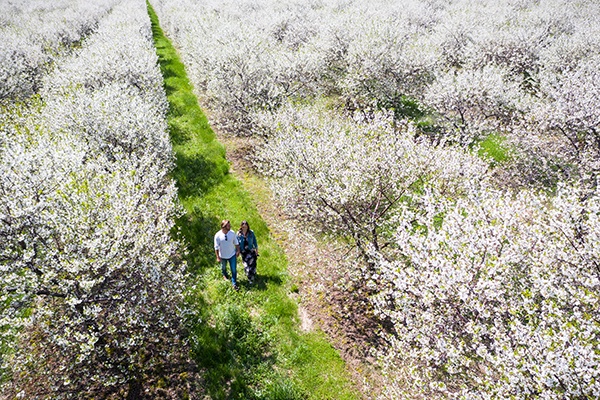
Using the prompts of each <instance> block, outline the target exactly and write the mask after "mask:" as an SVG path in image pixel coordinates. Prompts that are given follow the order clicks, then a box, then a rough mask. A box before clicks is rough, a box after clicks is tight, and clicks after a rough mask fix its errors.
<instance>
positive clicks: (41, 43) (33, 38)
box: [0, 0, 117, 100]
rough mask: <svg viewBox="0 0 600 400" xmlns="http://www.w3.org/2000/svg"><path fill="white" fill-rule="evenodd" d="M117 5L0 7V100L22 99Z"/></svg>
mask: <svg viewBox="0 0 600 400" xmlns="http://www.w3.org/2000/svg"><path fill="white" fill-rule="evenodd" d="M116 3H117V0H114V1H108V0H106V1H102V2H97V3H85V2H76V1H72V0H58V1H53V2H52V3H48V2H43V1H29V2H24V1H21V2H10V1H5V2H2V3H1V4H0V15H1V16H2V17H1V18H2V20H1V22H0V35H1V36H2V38H3V39H2V42H1V43H0V99H21V100H23V99H26V98H28V97H29V96H31V95H32V94H34V93H36V92H37V91H38V90H39V88H40V86H41V78H42V76H43V75H44V74H45V73H46V72H47V71H48V70H49V69H50V67H51V65H52V62H53V61H54V60H56V59H59V58H60V57H62V56H64V55H66V54H68V53H69V52H70V51H71V50H72V49H73V47H74V46H75V45H76V44H77V43H79V42H80V41H81V40H82V39H83V38H84V37H85V36H86V35H88V34H89V33H91V32H92V31H93V30H94V29H96V27H97V25H98V21H99V20H100V19H101V18H103V17H104V16H106V14H107V13H108V12H109V11H110V9H111V8H112V7H113V6H114V5H115V4H116Z"/></svg>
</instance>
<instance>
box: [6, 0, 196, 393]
mask: <svg viewBox="0 0 600 400" xmlns="http://www.w3.org/2000/svg"><path fill="white" fill-rule="evenodd" d="M3 8H7V10H6V13H5V14H4V15H3V17H4V18H5V20H6V21H7V22H6V23H4V24H3V26H2V28H0V29H2V32H3V43H2V46H5V47H4V48H3V49H2V51H1V52H0V54H1V57H3V61H2V63H0V64H1V65H2V66H1V67H0V68H2V73H3V74H7V76H8V79H7V80H6V81H5V80H4V79H3V80H2V81H3V82H2V85H5V84H6V85H5V86H2V104H1V106H2V114H1V116H2V117H1V120H0V313H1V314H0V339H1V344H2V345H1V346H0V348H1V350H2V352H1V358H0V360H1V361H2V370H1V372H2V375H3V376H2V379H1V380H0V382H2V381H4V383H3V385H2V386H1V390H2V392H1V393H2V394H3V396H4V395H6V396H8V397H9V398H13V397H15V396H16V397H19V398H20V397H24V398H53V399H60V398H91V397H102V398H113V397H114V398H117V397H118V398H124V397H125V396H126V395H129V396H133V397H135V398H141V396H142V392H143V393H145V395H149V396H153V395H152V393H154V395H157V394H156V393H155V391H156V390H160V389H158V386H159V385H158V383H157V382H158V380H159V379H162V382H163V384H164V383H165V381H166V382H168V384H169V387H171V388H173V390H174V391H176V390H178V389H179V388H180V387H179V386H178V379H179V378H178V377H180V376H182V375H181V372H183V370H182V368H183V369H185V368H186V365H187V357H188V352H187V351H186V349H185V345H184V344H182V343H181V339H180V338H181V336H180V328H181V320H182V316H181V312H180V311H179V309H178V305H180V304H181V301H182V298H183V288H184V286H183V282H184V265H183V263H182V261H181V255H182V254H181V253H182V251H183V249H182V247H181V246H180V245H179V244H178V243H176V242H174V241H173V239H172V237H171V234H170V231H171V228H172V227H173V225H174V218H175V217H176V216H177V215H178V214H179V213H180V210H179V208H178V206H177V200H176V199H177V192H176V187H175V185H174V182H173V181H172V180H171V178H170V177H169V172H170V171H171V170H172V168H173V165H174V163H173V161H174V160H173V155H172V149H171V145H170V143H169V137H168V131H167V124H166V117H165V116H166V110H167V102H166V96H165V93H164V89H163V86H162V85H163V80H162V76H161V74H160V71H159V68H158V65H157V56H156V53H155V49H154V44H153V39H152V32H151V28H150V20H149V17H148V14H147V10H146V4H145V3H144V2H143V1H133V0H131V1H130V0H122V1H121V0H107V1H101V2H95V3H94V5H90V4H88V2H86V1H79V0H73V1H61V2H55V3H52V5H49V4H47V2H45V1H37V2H36V1H29V2H17V3H14V2H13V3H9V4H8V5H4V4H3ZM26 18H27V21H28V22H27V23H23V21H26ZM29 19H31V20H29ZM5 32H10V35H6V36H5V35H4V33H5ZM172 377H174V378H173V380H171V378H172ZM3 396H2V397H3ZM111 396H112V397H111ZM136 396H137V397H136ZM157 396H158V395H157ZM181 396H182V394H181V393H178V394H174V397H175V398H181ZM133 397H132V398H133Z"/></svg>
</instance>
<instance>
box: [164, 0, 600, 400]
mask: <svg viewBox="0 0 600 400" xmlns="http://www.w3.org/2000/svg"><path fill="white" fill-rule="evenodd" d="M153 3H156V5H155V8H156V9H157V11H158V12H159V16H160V18H161V21H163V23H164V26H165V28H166V30H167V32H168V33H169V35H170V36H171V37H172V38H173V40H174V41H175V42H176V43H177V45H178V46H179V48H180V49H181V51H182V55H183V58H184V60H185V61H186V63H187V65H188V66H189V69H190V74H189V75H190V77H191V78H192V79H193V80H194V83H195V85H196V88H197V89H198V91H199V93H200V94H202V95H204V96H205V98H206V100H207V104H209V105H210V106H211V107H212V108H213V114H214V116H215V117H214V118H215V122H216V123H217V124H219V125H220V127H221V129H226V130H228V131H230V132H233V133H237V134H245V135H257V136H258V137H261V138H263V139H264V141H263V142H261V144H260V146H259V147H258V148H257V150H256V152H257V156H256V158H255V163H256V166H257V168H258V169H259V170H260V171H261V172H262V173H264V174H265V175H266V176H268V177H270V178H272V182H273V185H274V187H275V189H276V190H275V193H277V194H278V195H279V196H280V199H281V200H282V203H283V204H284V205H285V206H286V209H287V210H288V211H289V213H290V214H291V215H294V216H295V217H296V218H298V219H300V220H302V221H306V222H308V223H310V225H312V226H314V227H317V228H318V229H319V230H320V231H321V232H324V233H326V234H332V235H333V236H335V237H336V238H345V239H346V240H347V241H348V243H349V244H351V245H352V247H353V248H354V249H355V252H354V254H356V255H357V256H358V257H359V259H360V260H361V264H362V268H357V267H356V265H355V263H354V262H353V261H351V262H349V263H348V264H347V265H346V271H347V275H348V276H351V277H353V279H354V281H355V282H356V283H355V284H356V285H359V286H361V287H362V288H363V289H365V290H366V291H367V292H369V293H370V301H371V305H372V311H373V313H374V314H375V315H376V316H377V317H378V318H380V320H381V321H382V326H384V327H386V329H382V331H381V333H380V336H381V338H383V339H384V340H385V343H387V346H386V347H385V348H378V349H376V351H377V352H378V354H379V355H380V360H381V362H382V366H383V368H384V369H385V371H386V372H387V375H386V376H388V378H389V379H388V381H387V385H386V387H385V388H384V389H383V391H382V392H381V393H380V396H381V397H383V398H385V397H388V398H415V397H416V396H418V395H419V394H420V395H422V396H423V397H424V398H432V397H441V398H448V397H451V398H482V399H485V398H504V397H515V398H538V397H540V398H578V397H582V398H585V397H597V396H598V395H600V385H599V384H598V382H599V380H598V378H599V372H598V364H599V362H600V356H599V354H598V352H597V348H596V346H597V343H598V339H599V337H600V324H599V323H598V321H600V315H599V313H598V302H599V301H600V270H599V269H598V266H599V265H600V231H599V230H598V215H599V214H598V212H599V204H600V193H599V189H598V186H597V181H598V173H599V171H600V169H599V168H598V167H599V165H598V160H600V146H599V143H600V142H599V141H598V130H597V129H598V128H597V126H598V116H599V115H598V112H599V110H600V90H599V88H600V87H599V86H598V82H600V80H599V79H597V75H598V66H599V61H600V59H599V58H598V56H597V55H598V54H599V50H600V41H599V40H598V38H599V37H600V36H597V35H595V34H594V33H597V32H598V30H599V29H600V25H598V23H597V20H596V19H595V16H596V15H598V12H599V11H600V10H599V9H598V7H599V5H598V4H597V2H594V1H581V2H577V3H572V2H566V1H560V0H552V1H545V2H535V1H532V2H528V1H521V0H518V1H517V0H505V1H500V2H495V4H494V5H491V4H489V2H483V1H473V0H455V1H451V2H440V1H421V0H414V1H408V2H401V4H399V3H397V2H388V1H383V0H382V1H379V2H376V3H375V4H374V3H372V2H370V3H369V4H368V5H367V4H363V3H361V2H357V1H351V0H350V1H343V2H340V1H333V0H332V1H326V0H322V1H315V2H311V3H309V4H308V5H307V4H306V2H293V1H288V2H284V3H281V2H275V1H271V0H262V1H248V2H241V3H240V2H237V1H236V2H214V3H213V2H210V1H209V2H203V3H202V4H197V3H196V2H192V1H177V2H175V1H170V0H156V1H154V2H153ZM491 138H495V141H496V146H497V148H496V150H498V151H500V152H502V153H503V154H502V157H498V158H497V160H496V161H495V162H490V161H491V160H489V159H487V158H486V157H482V156H479V155H478V151H477V149H478V146H479V145H482V146H483V145H486V142H488V143H487V144H489V141H490V139H491ZM498 142H501V143H502V146H500V147H499V148H498ZM502 160H503V161H502Z"/></svg>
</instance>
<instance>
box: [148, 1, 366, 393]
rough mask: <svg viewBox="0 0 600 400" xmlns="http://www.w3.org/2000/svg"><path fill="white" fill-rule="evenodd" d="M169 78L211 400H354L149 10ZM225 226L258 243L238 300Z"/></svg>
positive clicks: (194, 311)
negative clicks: (253, 273) (304, 326)
mask: <svg viewBox="0 0 600 400" xmlns="http://www.w3.org/2000/svg"><path fill="white" fill-rule="evenodd" d="M148 10H149V14H150V17H151V19H152V25H153V34H154V39H155V43H156V48H157V52H158V55H159V59H160V65H161V70H162V72H163V75H164V77H165V89H166V92H167V97H168V100H169V104H170V108H169V115H168V122H169V127H170V131H171V140H172V142H173V148H174V151H175V154H176V157H177V167H176V170H175V172H174V177H175V179H176V180H177V182H178V187H179V196H180V200H181V202H182V204H183V206H184V208H185V210H186V215H185V216H184V217H183V218H182V219H181V220H180V223H179V225H180V228H181V232H182V234H183V236H184V240H185V241H186V242H187V243H188V244H189V248H190V253H189V255H188V256H187V259H188V265H189V270H190V272H191V273H192V274H193V278H194V279H193V281H192V282H190V285H191V292H192V295H191V296H190V299H189V304H190V305H189V307H190V314H191V315H192V317H191V318H190V334H191V341H192V344H193V351H194V357H195V360H196V362H197V363H198V364H199V366H200V367H201V368H203V370H204V371H205V377H206V386H205V389H206V391H207V392H208V394H209V395H210V397H211V398H219V399H220V398H247V399H250V398H256V399H277V398H280V399H354V398H358V397H359V396H358V395H357V394H356V392H355V391H354V389H353V388H352V385H351V383H350V381H349V379H348V377H347V375H346V370H345V366H344V363H343V361H342V360H341V358H340V356H339V355H338V353H337V352H336V351H335V350H334V349H333V348H332V347H331V345H330V344H329V343H328V342H327V340H326V338H325V336H324V335H323V334H322V333H310V334H303V333H301V332H300V331H299V323H298V311H297V305H296V303H295V302H294V301H293V300H291V299H290V298H289V297H288V295H287V293H288V291H289V287H288V286H289V277H288V274H287V260H286V258H285V254H284V253H283V251H282V249H281V248H280V247H279V246H278V245H277V243H275V241H274V240H273V239H272V238H271V237H270V234H269V229H268V227H267V226H266V224H265V222H264V221H263V220H262V219H261V217H260V216H259V214H258V211H257V210H256V207H255V206H254V204H253V202H252V200H251V198H250V196H249V194H248V193H247V192H246V191H245V190H244V188H243V187H242V186H241V184H240V182H239V181H237V180H236V179H235V178H234V177H233V176H231V175H229V174H228V164H227V162H226V160H225V151H224V148H223V146H222V145H220V144H219V143H218V142H217V141H216V139H215V135H214V133H213V131H212V129H211V128H210V126H209V124H208V122H207V119H206V117H205V116H204V114H203V113H202V111H201V110H200V108H199V106H198V102H197V99H196V97H195V96H194V94H193V91H192V87H191V85H190V84H189V81H188V79H187V77H186V73H185V68H184V65H183V64H182V63H181V61H180V60H179V57H178V55H177V53H176V51H175V49H174V48H173V46H172V45H171V43H170V41H169V40H168V39H167V38H166V37H165V36H164V34H163V32H162V30H161V29H160V26H159V24H158V18H157V16H156V14H155V12H154V10H153V9H152V7H151V6H150V5H148ZM222 219H230V220H231V221H232V227H233V229H237V227H239V223H240V221H241V220H243V219H245V220H248V221H249V222H250V226H251V227H252V229H253V230H254V231H255V233H256V234H257V236H258V239H259V246H260V250H261V257H260V258H259V260H258V262H259V265H258V274H259V279H258V282H257V283H256V284H255V286H249V285H248V283H247V281H246V279H245V278H244V276H243V275H244V274H243V267H241V266H240V267H239V268H238V271H239V272H238V280H239V282H240V285H241V290H240V292H238V293H236V292H234V291H233V290H232V289H231V285H230V283H229V282H226V281H224V280H223V279H222V278H221V275H220V271H219V269H218V267H217V266H216V264H215V261H214V251H213V249H212V237H213V235H214V233H215V232H216V231H217V229H218V228H219V222H220V220H222Z"/></svg>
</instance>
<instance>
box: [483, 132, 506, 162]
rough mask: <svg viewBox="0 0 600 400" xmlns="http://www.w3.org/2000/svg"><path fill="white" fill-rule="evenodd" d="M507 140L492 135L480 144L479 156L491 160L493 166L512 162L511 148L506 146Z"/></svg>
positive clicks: (500, 136)
mask: <svg viewBox="0 0 600 400" xmlns="http://www.w3.org/2000/svg"><path fill="white" fill-rule="evenodd" d="M505 140H506V139H505V138H504V137H503V136H502V135H499V134H491V135H489V136H488V137H487V138H486V139H485V140H483V141H481V142H479V143H478V144H479V150H478V154H479V156H480V157H485V158H487V159H489V160H490V163H491V165H492V166H495V165H497V164H501V163H503V162H506V161H509V160H510V155H509V148H508V147H507V146H506V145H505V144H504V142H505Z"/></svg>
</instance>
